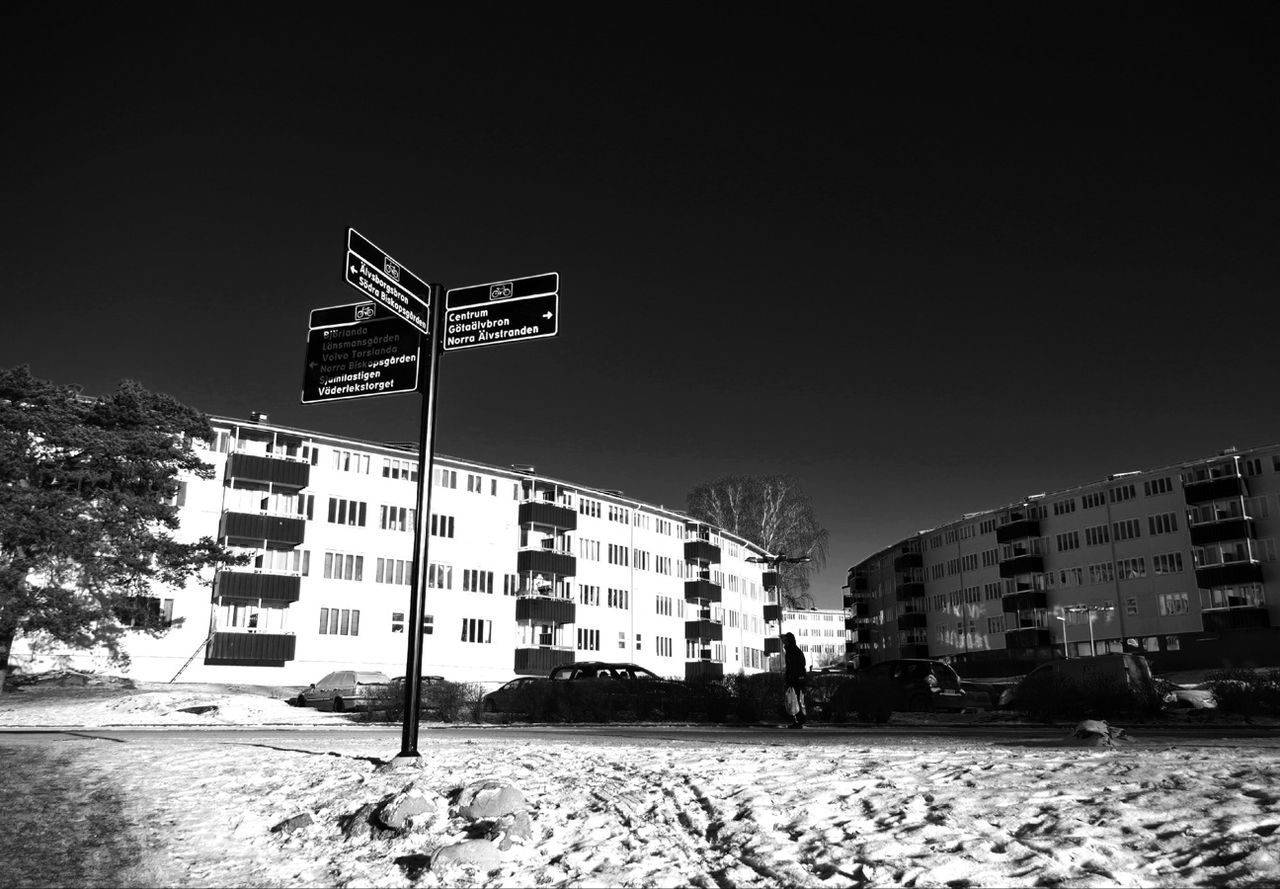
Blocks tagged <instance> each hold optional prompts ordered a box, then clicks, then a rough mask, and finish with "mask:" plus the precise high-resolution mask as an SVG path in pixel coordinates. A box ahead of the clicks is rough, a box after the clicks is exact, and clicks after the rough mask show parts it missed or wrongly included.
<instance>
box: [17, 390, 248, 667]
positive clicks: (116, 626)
mask: <svg viewBox="0 0 1280 889" xmlns="http://www.w3.org/2000/svg"><path fill="white" fill-rule="evenodd" d="M211 435H212V430H211V429H210V426H209V421H208V418H207V417H206V416H204V415H203V414H201V413H200V412H199V411H197V410H195V409H193V408H190V407H187V406H186V405H184V404H182V403H180V402H178V401H177V400H175V399H174V398H172V397H170V396H168V395H163V394H159V393H155V392H150V391H148V390H147V389H146V388H144V387H143V386H142V385H140V384H139V383H136V382H133V381H131V380H125V381H123V382H121V383H120V385H119V387H118V388H117V389H116V391H115V392H113V393H111V394H109V395H106V396H103V397H101V398H88V397H85V396H83V395H81V393H80V390H79V387H76V386H66V385H58V384H55V383H52V382H49V381H47V380H41V379H38V378H36V377H34V376H32V374H31V371H30V368H29V367H27V366H26V365H22V366H19V367H16V368H13V369H9V370H0V688H2V687H3V679H4V677H5V676H6V675H7V673H8V666H9V652H10V649H11V647H12V644H13V640H14V638H15V636H17V635H18V634H19V633H21V634H23V635H27V636H33V635H39V634H45V635H47V636H48V637H50V638H52V639H54V640H57V641H59V642H62V643H66V644H69V645H71V646H74V647H79V648H84V649H90V648H98V647H101V648H102V649H104V650H105V651H106V652H107V653H108V654H109V655H110V656H111V658H112V659H113V660H114V661H116V662H118V663H121V664H122V665H124V664H127V661H128V655H127V652H126V651H125V650H124V648H123V647H122V646H121V641H122V639H123V637H124V634H125V632H126V628H127V627H128V626H129V625H130V624H134V623H138V622H142V623H144V624H145V623H147V621H145V620H142V621H139V620H138V618H140V617H145V611H146V605H145V603H146V602H147V601H148V599H146V598H143V597H148V596H152V595H154V592H155V590H154V589H153V585H155V584H158V585H172V586H179V587H180V586H182V585H183V584H184V583H185V582H186V580H187V579H188V578H190V577H192V576H194V575H196V574H197V573H198V572H200V571H201V570H202V569H204V568H207V567H211V566H215V565H217V564H221V563H229V562H235V561H238V558H237V557H235V556H233V555H232V554H231V553H230V552H229V551H227V550H226V549H224V548H223V547H221V546H220V545H219V544H217V543H216V542H215V541H214V540H213V539H212V538H209V537H205V538H202V539H200V540H198V541H195V542H186V543H184V542H180V541H179V540H177V539H175V537H174V535H173V534H172V533H171V532H173V531H175V530H176V529H177V527H178V519H177V507H176V506H175V505H174V504H175V495H176V494H177V492H178V488H179V479H178V476H179V474H180V473H191V474H194V475H196V476H198V477H201V478H210V477H212V473H213V470H212V468H211V467H209V466H208V465H207V464H205V463H203V462H201V460H200V459H199V457H198V456H197V455H196V454H195V452H194V451H193V450H192V447H191V443H192V440H193V439H196V438H200V439H205V440H208V439H209V438H211ZM154 623H155V622H152V624H153V625H152V626H149V627H145V628H144V629H145V631H147V632H151V633H160V632H163V631H164V627H162V626H157V625H154Z"/></svg>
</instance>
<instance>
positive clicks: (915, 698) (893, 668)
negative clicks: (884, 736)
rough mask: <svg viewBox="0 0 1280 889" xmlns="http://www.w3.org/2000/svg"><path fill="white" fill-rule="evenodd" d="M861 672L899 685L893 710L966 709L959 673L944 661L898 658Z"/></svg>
mask: <svg viewBox="0 0 1280 889" xmlns="http://www.w3.org/2000/svg"><path fill="white" fill-rule="evenodd" d="M862 672H863V673H864V674H865V675H866V676H867V677H869V678H872V679H882V680H887V681H888V682H890V683H892V684H893V685H894V686H896V688H897V690H898V694H897V701H896V702H895V706H894V708H893V709H894V710H963V709H964V708H965V707H966V706H967V705H966V703H965V691H964V685H963V683H962V682H961V681H960V674H959V673H957V672H956V671H955V670H954V669H952V668H951V667H950V666H949V665H947V664H944V663H943V662H942V661H935V660H930V659H928V658H898V659H896V660H891V661H881V662H880V663H878V664H872V665H871V666H870V667H868V668H867V669H866V670H863V671H862Z"/></svg>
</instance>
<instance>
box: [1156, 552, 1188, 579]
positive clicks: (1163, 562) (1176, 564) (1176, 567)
mask: <svg viewBox="0 0 1280 889" xmlns="http://www.w3.org/2000/svg"><path fill="white" fill-rule="evenodd" d="M1151 570H1152V572H1154V573H1155V574H1181V573H1182V553H1160V554H1159V555H1154V556H1152V557H1151Z"/></svg>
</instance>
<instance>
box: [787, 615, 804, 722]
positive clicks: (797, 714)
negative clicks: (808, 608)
mask: <svg viewBox="0 0 1280 889" xmlns="http://www.w3.org/2000/svg"><path fill="white" fill-rule="evenodd" d="M782 658H783V679H784V681H785V682H786V685H787V691H786V705H787V714H788V715H789V716H790V717H791V728H804V723H805V719H806V715H805V706H804V688H805V679H806V676H807V675H808V671H807V670H806V668H805V660H804V652H803V651H801V650H800V646H799V645H796V637H795V634H794V633H783V634H782Z"/></svg>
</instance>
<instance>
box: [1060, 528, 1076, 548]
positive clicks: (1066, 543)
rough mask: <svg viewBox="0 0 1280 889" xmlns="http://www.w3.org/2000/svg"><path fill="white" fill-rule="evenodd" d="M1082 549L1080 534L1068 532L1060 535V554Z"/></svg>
mask: <svg viewBox="0 0 1280 889" xmlns="http://www.w3.org/2000/svg"><path fill="white" fill-rule="evenodd" d="M1079 548H1080V532H1079V531H1067V532H1066V533H1065V534H1059V535H1058V552H1064V551H1066V550H1071V549H1079Z"/></svg>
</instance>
